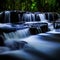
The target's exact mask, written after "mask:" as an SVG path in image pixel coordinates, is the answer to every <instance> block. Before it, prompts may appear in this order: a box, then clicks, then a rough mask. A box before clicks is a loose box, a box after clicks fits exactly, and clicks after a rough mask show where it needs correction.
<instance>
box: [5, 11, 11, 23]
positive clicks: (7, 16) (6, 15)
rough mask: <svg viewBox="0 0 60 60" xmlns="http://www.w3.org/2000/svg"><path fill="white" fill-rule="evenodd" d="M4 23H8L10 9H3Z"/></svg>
mask: <svg viewBox="0 0 60 60" xmlns="http://www.w3.org/2000/svg"><path fill="white" fill-rule="evenodd" d="M4 22H5V23H10V11H5V21H4Z"/></svg>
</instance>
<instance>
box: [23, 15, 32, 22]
mask: <svg viewBox="0 0 60 60" xmlns="http://www.w3.org/2000/svg"><path fill="white" fill-rule="evenodd" d="M23 21H25V22H30V21H32V19H31V14H23Z"/></svg>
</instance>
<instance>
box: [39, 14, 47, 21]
mask: <svg viewBox="0 0 60 60" xmlns="http://www.w3.org/2000/svg"><path fill="white" fill-rule="evenodd" d="M39 17H40V19H41V22H47V20H46V19H45V14H43V13H42V14H39Z"/></svg>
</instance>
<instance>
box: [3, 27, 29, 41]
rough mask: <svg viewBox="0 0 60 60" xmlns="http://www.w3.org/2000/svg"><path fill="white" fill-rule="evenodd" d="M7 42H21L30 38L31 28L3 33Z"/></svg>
mask: <svg viewBox="0 0 60 60" xmlns="http://www.w3.org/2000/svg"><path fill="white" fill-rule="evenodd" d="M3 34H4V37H5V39H6V40H14V39H15V40H19V39H21V38H25V37H28V36H30V32H29V28H26V29H22V30H17V31H15V32H10V33H3Z"/></svg>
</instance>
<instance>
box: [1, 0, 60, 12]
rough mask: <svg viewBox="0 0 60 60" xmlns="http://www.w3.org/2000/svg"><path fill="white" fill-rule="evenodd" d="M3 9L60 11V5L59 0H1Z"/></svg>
mask: <svg viewBox="0 0 60 60" xmlns="http://www.w3.org/2000/svg"><path fill="white" fill-rule="evenodd" d="M2 10H21V11H41V12H46V11H54V12H55V11H57V12H60V5H59V0H0V11H2Z"/></svg>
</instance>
